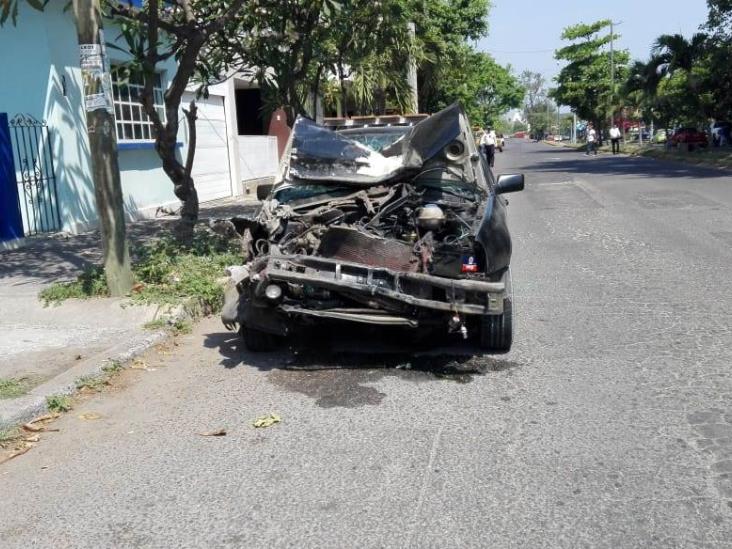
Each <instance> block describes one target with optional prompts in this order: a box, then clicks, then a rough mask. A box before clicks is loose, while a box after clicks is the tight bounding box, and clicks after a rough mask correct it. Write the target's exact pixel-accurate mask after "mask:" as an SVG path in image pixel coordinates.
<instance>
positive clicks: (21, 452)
mask: <svg viewBox="0 0 732 549" xmlns="http://www.w3.org/2000/svg"><path fill="white" fill-rule="evenodd" d="M31 448H33V445H32V444H28V445H26V446H25V447H23V448H21V449H19V450H16V451H15V452H13V453H12V454H10V455H9V456H7V457H5V458H3V459H0V465H1V464H3V463H5V462H8V461H10V460H11V459H15V458H17V457H18V456H22V455H23V454H25V453H26V452H27V451H28V450H30V449H31Z"/></svg>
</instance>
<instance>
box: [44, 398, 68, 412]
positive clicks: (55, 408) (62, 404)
mask: <svg viewBox="0 0 732 549" xmlns="http://www.w3.org/2000/svg"><path fill="white" fill-rule="evenodd" d="M46 406H48V410H49V411H50V412H56V413H61V412H68V411H69V410H71V408H72V403H71V397H68V396H66V395H51V396H47V397H46Z"/></svg>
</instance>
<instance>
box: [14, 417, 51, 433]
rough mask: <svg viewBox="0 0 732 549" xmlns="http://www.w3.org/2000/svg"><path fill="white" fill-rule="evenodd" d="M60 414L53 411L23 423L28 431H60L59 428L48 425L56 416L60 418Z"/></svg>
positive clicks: (24, 428)
mask: <svg viewBox="0 0 732 549" xmlns="http://www.w3.org/2000/svg"><path fill="white" fill-rule="evenodd" d="M59 416H60V414H57V413H53V414H45V415H42V416H39V417H37V418H35V419H34V420H31V421H29V422H28V423H26V424H25V425H23V430H24V431H28V432H29V433H43V432H56V433H57V432H58V431H59V430H58V429H49V428H48V427H46V425H45V424H46V423H47V422H49V421H52V420H54V419H56V418H58V417H59Z"/></svg>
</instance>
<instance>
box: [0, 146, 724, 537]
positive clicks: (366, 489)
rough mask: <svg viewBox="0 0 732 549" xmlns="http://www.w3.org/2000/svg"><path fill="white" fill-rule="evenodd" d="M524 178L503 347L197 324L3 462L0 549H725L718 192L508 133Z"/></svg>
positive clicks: (509, 164)
mask: <svg viewBox="0 0 732 549" xmlns="http://www.w3.org/2000/svg"><path fill="white" fill-rule="evenodd" d="M518 171H523V172H524V173H525V174H526V177H527V179H526V181H527V188H526V190H525V191H524V192H523V193H517V194H512V195H509V196H508V197H509V201H510V206H509V214H510V219H509V225H510V228H511V231H512V235H513V241H514V242H513V243H514V248H513V253H514V256H513V257H514V259H513V267H512V270H513V286H514V291H515V295H516V305H515V310H516V315H517V328H516V334H515V343H514V347H513V350H512V351H511V352H510V353H509V354H506V355H495V356H485V357H481V356H477V357H470V356H465V355H464V353H459V352H458V351H457V350H455V349H451V350H447V351H445V350H441V351H435V352H433V353H428V354H426V355H419V356H412V355H414V350H413V349H410V348H409V347H403V348H402V350H401V351H400V352H399V353H397V354H386V355H382V354H375V353H369V352H368V350H369V349H372V348H374V346H375V345H376V343H378V342H379V341H378V338H376V339H374V337H373V336H370V337H369V338H364V340H363V341H361V342H359V344H358V345H351V346H350V347H348V348H346V349H345V350H344V351H340V352H338V353H335V354H328V353H326V351H325V349H327V347H329V346H330V345H331V344H335V343H337V341H333V340H324V341H323V342H319V346H318V350H317V351H313V352H305V351H302V352H300V353H298V354H291V353H288V352H286V351H281V352H277V353H272V354H261V355H253V354H251V353H248V352H246V351H245V350H243V349H242V345H241V344H240V342H239V339H238V337H237V336H236V334H234V333H230V332H226V330H225V329H224V328H223V326H222V325H221V323H220V321H219V320H218V319H217V318H210V319H206V320H204V321H202V322H201V323H200V324H198V325H197V326H196V327H195V328H194V331H193V333H191V334H189V335H182V336H180V337H179V338H178V341H177V345H176V346H170V347H168V348H164V349H160V350H158V351H156V352H153V353H151V354H149V355H148V356H147V357H145V358H144V362H141V363H140V364H138V367H137V368H133V369H132V370H130V371H127V372H124V373H123V374H121V375H120V377H119V378H118V379H117V380H116V381H115V382H114V385H113V387H112V388H110V389H108V390H106V391H105V392H104V393H102V394H99V395H94V396H91V397H87V398H85V399H82V401H81V402H80V403H79V404H78V405H77V407H76V408H75V409H74V410H72V411H71V412H70V413H68V414H66V415H65V416H64V417H62V418H61V419H59V420H58V421H57V422H55V423H54V424H53V425H52V426H53V427H54V428H58V429H59V430H60V432H58V433H53V432H52V433H45V434H43V435H42V441H41V443H40V444H39V445H38V446H37V447H36V448H34V449H33V450H32V451H30V452H29V453H27V454H26V455H24V456H20V457H18V458H16V459H14V460H13V461H10V462H8V463H5V464H3V465H0V483H1V484H0V486H2V495H0V517H2V519H1V520H0V546H2V547H8V548H10V547H31V546H33V547H56V548H60V547H161V546H165V547H204V546H211V547H247V548H254V547H268V548H269V547H299V548H305V547H333V548H343V547H359V548H366V547H387V548H391V547H399V548H402V547H404V548H406V547H440V548H445V547H491V548H503V547H521V548H524V547H525V548H539V547H563V548H566V547H607V548H620V547H622V548H633V547H638V548H641V547H643V548H648V547H663V548H668V547H714V548H721V547H732V404H731V402H732V401H731V399H732V370H731V369H730V364H732V312H731V311H732V282H731V280H730V276H729V272H730V265H732V216H730V209H732V176H731V175H729V173H725V172H721V171H716V170H712V169H706V168H699V167H693V166H690V165H680V164H673V163H662V162H658V161H654V160H651V159H642V158H631V157H625V156H619V157H612V156H607V155H602V156H599V157H596V158H595V157H585V156H584V155H582V154H581V153H578V152H577V151H574V150H572V149H567V148H561V147H551V146H548V145H544V144H535V143H529V142H525V141H519V140H516V139H512V140H509V141H508V142H507V148H506V150H505V152H504V153H503V154H499V155H498V157H497V162H496V172H497V173H512V172H518ZM445 353H447V354H445ZM85 412H93V413H95V414H98V415H99V416H100V417H99V419H92V420H85V419H81V418H80V417H79V416H80V415H81V414H83V413H85ZM269 413H275V414H278V415H279V416H280V417H281V418H282V422H281V423H279V424H275V425H273V426H271V427H269V428H264V429H255V428H253V427H252V422H253V421H254V420H255V419H256V418H258V417H260V416H264V415H267V414H269ZM92 417H95V416H92ZM219 429H226V432H227V434H226V436H220V437H211V436H201V434H202V433H204V434H205V433H208V432H212V431H216V430H219Z"/></svg>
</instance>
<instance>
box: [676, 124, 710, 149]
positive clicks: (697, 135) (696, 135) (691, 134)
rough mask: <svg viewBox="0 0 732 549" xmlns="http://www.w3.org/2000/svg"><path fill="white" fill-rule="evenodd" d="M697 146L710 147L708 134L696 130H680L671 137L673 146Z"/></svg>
mask: <svg viewBox="0 0 732 549" xmlns="http://www.w3.org/2000/svg"><path fill="white" fill-rule="evenodd" d="M682 144H685V145H697V146H700V147H706V146H707V145H709V139H708V138H707V134H706V133H704V132H702V131H699V130H697V129H696V128H679V129H678V130H676V131H675V132H674V133H673V135H672V136H671V145H673V146H674V147H676V146H678V145H682Z"/></svg>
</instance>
